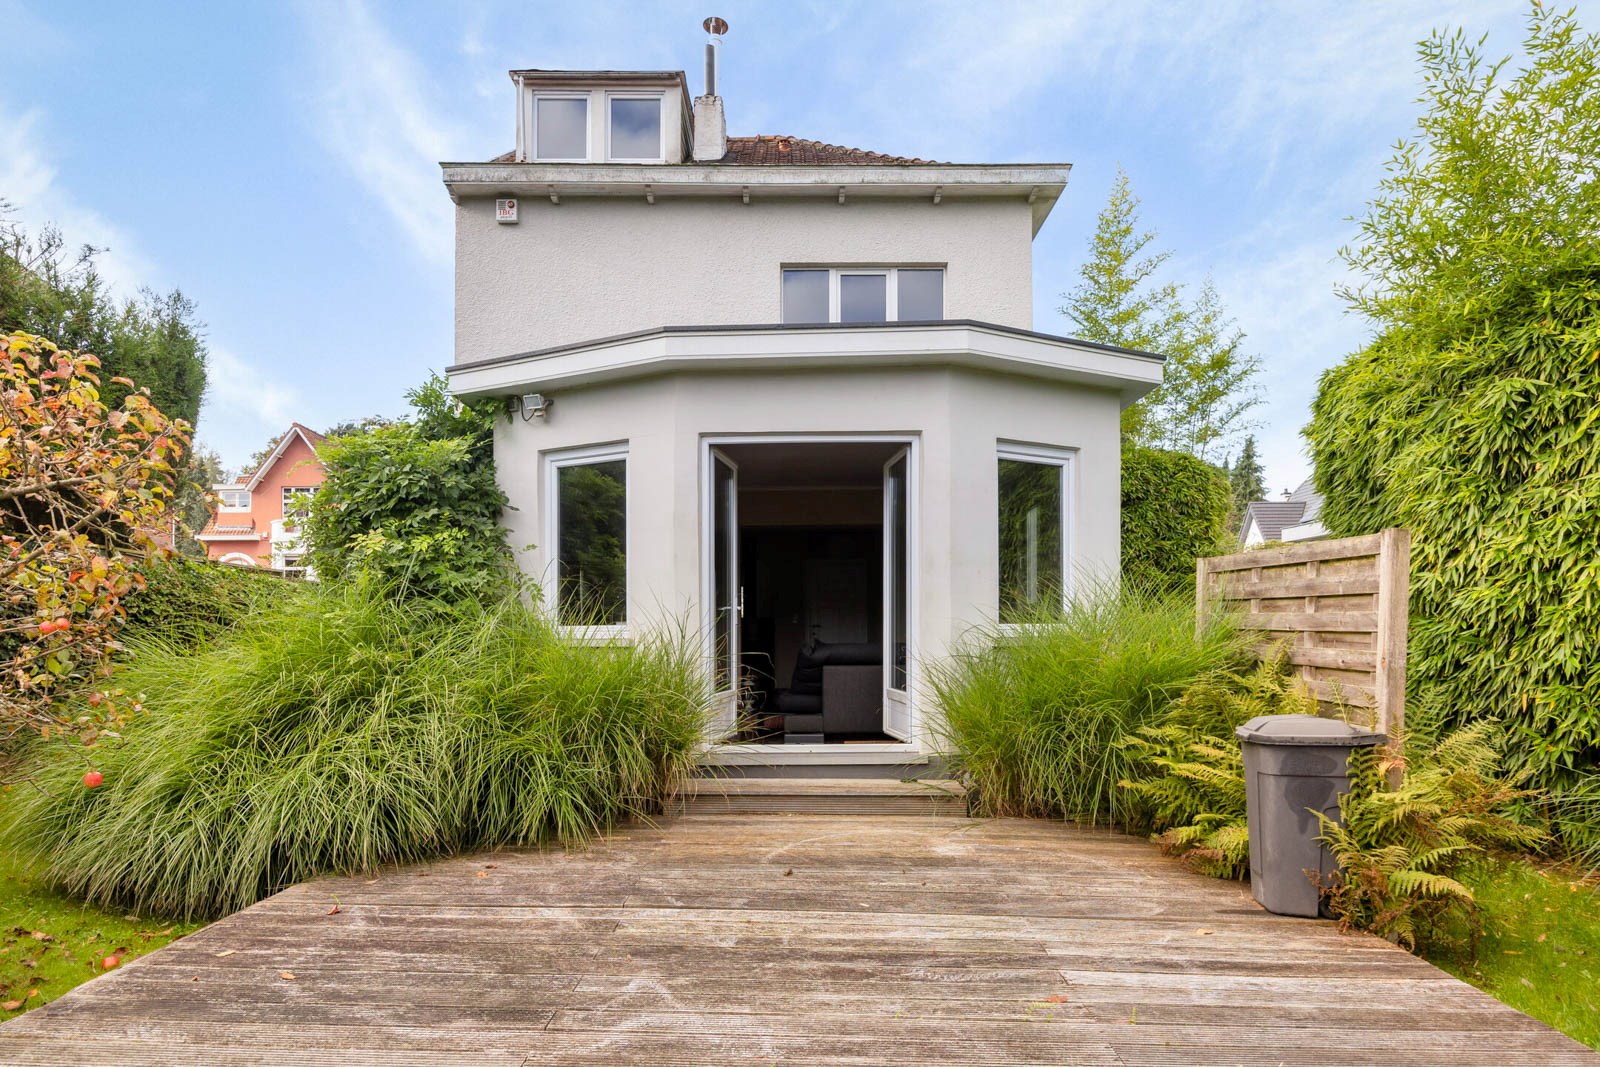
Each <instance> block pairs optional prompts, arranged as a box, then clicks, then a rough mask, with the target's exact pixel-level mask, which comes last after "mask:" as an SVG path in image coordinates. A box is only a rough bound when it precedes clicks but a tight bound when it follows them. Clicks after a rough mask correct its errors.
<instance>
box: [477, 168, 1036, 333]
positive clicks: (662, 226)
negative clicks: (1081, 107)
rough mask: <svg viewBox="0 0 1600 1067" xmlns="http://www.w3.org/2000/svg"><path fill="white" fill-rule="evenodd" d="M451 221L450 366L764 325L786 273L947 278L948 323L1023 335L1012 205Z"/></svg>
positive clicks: (1023, 254) (590, 207)
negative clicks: (975, 323) (639, 334)
mask: <svg viewBox="0 0 1600 1067" xmlns="http://www.w3.org/2000/svg"><path fill="white" fill-rule="evenodd" d="M520 207H521V216H522V220H521V222H519V223H518V224H516V225H502V224H499V223H497V222H495V220H494V201H493V200H490V199H477V198H465V199H463V200H462V201H461V203H460V204H459V205H458V206H457V208H456V362H457V363H472V362H475V361H478V360H483V359H491V358H493V357H496V356H504V355H510V354H512V353H515V352H526V351H529V350H532V349H540V348H547V347H550V346H552V345H560V344H567V343H570V342H575V341H585V340H590V339H593V338H597V337H609V336H612V335H614V334H619V333H628V332H630V331H633V330H644V329H651V328H654V327H658V326H677V325H702V324H703V325H722V324H731V323H773V322H777V321H778V320H779V279H780V271H781V269H782V267H783V266H786V265H806V264H812V265H830V266H835V265H836V266H904V265H918V264H920V265H930V266H944V267H945V270H946V275H945V317H946V318H952V319H957V318H971V319H981V320H984V321H987V322H995V323H1000V324H1002V325H1007V326H1018V327H1022V328H1024V329H1028V328H1031V327H1032V325H1033V306H1032V304H1033V276H1032V271H1033V261H1032V239H1033V221H1032V220H1033V216H1032V210H1031V209H1030V208H1029V206H1028V205H1027V204H1026V203H1024V202H1023V201H1022V200H1021V199H1012V200H977V201H956V200H948V199H947V200H945V202H944V203H942V204H938V205H935V204H933V203H931V201H930V200H924V199H918V200H901V199H894V200H890V199H882V198H878V199H869V198H867V197H865V196H863V197H859V198H855V199H848V200H847V202H846V203H845V204H843V205H841V204H839V203H837V201H836V200H835V199H831V198H830V199H824V200H812V199H804V200H802V199H785V200H779V199H773V200H768V201H765V202H763V201H762V200H760V199H756V200H753V201H752V202H751V203H750V204H748V205H746V204H743V203H740V201H739V199H738V198H737V196H735V195H733V194H732V193H730V194H729V195H728V196H727V197H725V198H717V199H711V198H683V199H678V198H667V197H661V198H658V200H657V202H656V203H655V204H653V205H652V204H647V203H645V200H644V197H643V196H642V195H641V196H639V197H638V198H637V199H631V198H630V199H622V198H616V197H604V198H581V197H571V196H563V197H562V198H561V203H560V204H559V205H556V204H552V203H550V201H549V199H548V198H540V197H532V196H526V197H523V198H522V200H521V204H520Z"/></svg>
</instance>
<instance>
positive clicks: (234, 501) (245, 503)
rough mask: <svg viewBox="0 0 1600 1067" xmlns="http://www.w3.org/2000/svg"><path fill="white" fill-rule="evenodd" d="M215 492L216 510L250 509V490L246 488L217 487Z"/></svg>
mask: <svg viewBox="0 0 1600 1067" xmlns="http://www.w3.org/2000/svg"><path fill="white" fill-rule="evenodd" d="M216 492H217V508H218V510H220V511H249V510H250V491H249V490H248V489H218V490H217V491H216Z"/></svg>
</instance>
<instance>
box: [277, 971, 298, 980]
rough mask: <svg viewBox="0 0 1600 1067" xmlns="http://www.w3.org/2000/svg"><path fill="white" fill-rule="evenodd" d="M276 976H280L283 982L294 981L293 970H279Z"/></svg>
mask: <svg viewBox="0 0 1600 1067" xmlns="http://www.w3.org/2000/svg"><path fill="white" fill-rule="evenodd" d="M278 977H279V978H282V979H283V980H284V981H285V982H292V981H294V972H293V971H279V972H278Z"/></svg>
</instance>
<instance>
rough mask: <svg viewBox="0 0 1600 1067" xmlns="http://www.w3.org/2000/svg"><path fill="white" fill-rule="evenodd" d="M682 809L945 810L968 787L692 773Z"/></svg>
mask: <svg viewBox="0 0 1600 1067" xmlns="http://www.w3.org/2000/svg"><path fill="white" fill-rule="evenodd" d="M676 802H677V803H676V810H677V811H678V813H679V814H684V815H728V814H744V815H763V814H786V813H787V814H806V815H950V816H958V817H959V816H963V815H965V814H966V813H967V790H966V787H965V786H963V785H962V784H961V783H959V782H952V781H948V780H945V779H923V780H915V781H896V780H894V779H891V778H691V779H689V781H687V782H685V783H684V787H683V789H682V790H681V791H680V792H679V793H678V795H677V797H676Z"/></svg>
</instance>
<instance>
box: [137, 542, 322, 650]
mask: <svg viewBox="0 0 1600 1067" xmlns="http://www.w3.org/2000/svg"><path fill="white" fill-rule="evenodd" d="M141 573H142V574H143V575H144V580H145V588H144V589H142V590H139V591H137V592H133V593H130V594H129V595H128V597H127V599H126V600H125V601H124V602H123V608H124V609H125V610H126V611H127V613H128V615H127V620H126V622H125V623H124V624H123V629H122V638H123V640H125V641H140V640H147V639H149V638H157V639H159V640H161V641H164V642H169V643H175V644H178V645H183V646H194V645H198V644H200V643H202V642H204V641H207V640H210V639H211V638H213V637H216V636H217V635H219V634H222V633H225V632H226V631H227V630H229V629H230V628H232V627H233V626H234V625H235V624H237V623H238V622H239V620H241V619H243V618H245V617H246V616H247V615H249V614H251V613H252V612H254V611H257V610H260V609H262V608H265V607H266V606H268V605H269V604H271V603H273V602H275V601H277V600H279V599H281V598H283V597H288V596H292V595H294V593H295V591H296V583H294V582H291V581H289V580H288V579H286V578H284V577H282V576H281V575H278V574H274V573H272V572H271V571H264V570H259V569H257V568H254V567H230V566H228V565H227V564H225V563H212V562H210V561H207V560H196V559H185V558H182V557H174V558H172V559H170V560H151V561H150V562H149V563H148V564H147V565H146V566H145V567H144V568H143V569H142V571H141Z"/></svg>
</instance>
